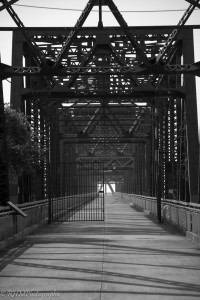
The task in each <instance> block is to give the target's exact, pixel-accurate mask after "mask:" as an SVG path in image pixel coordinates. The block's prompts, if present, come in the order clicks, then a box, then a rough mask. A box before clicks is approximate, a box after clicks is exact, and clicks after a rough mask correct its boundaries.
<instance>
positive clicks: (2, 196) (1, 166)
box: [0, 81, 9, 205]
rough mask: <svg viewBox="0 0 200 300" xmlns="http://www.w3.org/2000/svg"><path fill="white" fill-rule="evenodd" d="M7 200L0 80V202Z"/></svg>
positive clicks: (4, 202) (4, 203)
mask: <svg viewBox="0 0 200 300" xmlns="http://www.w3.org/2000/svg"><path fill="white" fill-rule="evenodd" d="M7 201H9V180H8V159H7V149H6V129H5V115H4V101H3V86H2V81H0V204H1V205H6V203H7Z"/></svg>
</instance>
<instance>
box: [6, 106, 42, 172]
mask: <svg viewBox="0 0 200 300" xmlns="http://www.w3.org/2000/svg"><path fill="white" fill-rule="evenodd" d="M5 125H6V131H7V138H6V139H7V151H8V165H9V169H10V171H11V172H14V173H15V174H16V175H17V176H20V175H21V174H22V172H33V171H34V170H35V169H37V168H39V166H40V162H41V160H42V159H43V157H44V151H43V149H42V148H41V144H40V143H39V142H38V141H39V140H40V139H41V136H38V135H37V134H36V133H33V132H32V131H31V127H30V123H29V122H28V120H27V118H26V116H25V115H24V114H23V113H22V112H20V111H18V110H15V109H13V108H11V107H9V106H8V105H5Z"/></svg>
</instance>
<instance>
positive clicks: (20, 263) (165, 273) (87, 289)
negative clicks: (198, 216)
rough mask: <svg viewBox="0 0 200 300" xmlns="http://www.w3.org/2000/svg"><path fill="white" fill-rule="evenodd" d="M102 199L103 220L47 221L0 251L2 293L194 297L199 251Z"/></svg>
mask: <svg viewBox="0 0 200 300" xmlns="http://www.w3.org/2000/svg"><path fill="white" fill-rule="evenodd" d="M105 202H106V203H105V206H106V219H105V222H87V223H83V222H74V223H62V224H54V225H50V226H46V227H45V228H44V229H42V230H41V231H40V232H38V233H37V234H34V235H31V236H28V237H26V239H25V240H24V241H23V242H22V243H20V244H18V245H16V246H15V247H13V248H11V249H9V250H8V251H6V252H4V253H2V254H3V255H2V259H1V262H2V267H1V273H0V295H1V296H3V297H2V299H13V298H14V299H21V297H22V296H23V295H25V296H26V297H24V298H26V299H55V300H56V299H69V300H73V299H80V300H90V299H92V300H96V299H99V300H100V299H101V300H105V299H112V300H113V299H115V300H118V299H119V300H126V299H131V300H132V299H142V300H144V299H148V300H151V299H153V300H156V299H162V300H164V299H167V300H169V299H173V300H174V299H180V300H183V299H187V300H188V299H200V249H198V247H197V246H196V245H194V244H191V242H190V241H188V240H187V239H186V238H185V237H184V236H182V235H181V234H179V233H178V232H176V231H175V230H174V229H173V228H171V227H168V226H166V225H159V224H157V223H155V222H153V221H152V220H150V219H149V218H147V217H146V216H144V214H143V213H142V212H137V211H135V210H134V209H132V208H130V207H129V206H128V205H127V204H125V203H122V202H119V201H118V200H116V199H115V197H114V196H107V197H106V201H105ZM6 291H7V293H6ZM12 292H13V293H12ZM14 292H15V293H14ZM20 292H21V293H22V294H20Z"/></svg>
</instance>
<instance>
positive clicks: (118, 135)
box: [0, 0, 200, 202]
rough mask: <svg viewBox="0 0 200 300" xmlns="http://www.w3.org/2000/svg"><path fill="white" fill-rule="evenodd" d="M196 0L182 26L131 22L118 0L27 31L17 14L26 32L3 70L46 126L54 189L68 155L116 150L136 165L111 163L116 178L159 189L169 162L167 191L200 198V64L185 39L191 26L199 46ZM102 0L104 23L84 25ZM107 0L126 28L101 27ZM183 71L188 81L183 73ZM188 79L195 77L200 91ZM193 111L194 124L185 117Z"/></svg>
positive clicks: (112, 154) (132, 187)
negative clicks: (199, 113) (193, 20)
mask: <svg viewBox="0 0 200 300" xmlns="http://www.w3.org/2000/svg"><path fill="white" fill-rule="evenodd" d="M194 2H195V3H193V4H192V5H190V6H189V8H188V9H187V10H186V12H185V14H184V16H183V18H182V19H181V20H180V22H179V23H178V26H175V27H176V28H174V30H172V28H171V27H164V28H158V27H157V28H156V27H154V28H133V27H130V28H129V27H128V25H127V24H126V22H125V21H124V19H123V17H122V15H121V14H120V12H119V11H118V9H117V7H116V6H115V4H114V3H113V1H111V0H109V1H104V2H102V1H92V0H91V1H89V2H88V4H87V6H86V8H85V10H84V11H83V13H82V14H81V16H80V18H79V20H78V21H77V23H76V25H75V27H74V28H71V29H66V28H60V29H59V30H58V29H48V30H47V29H45V30H44V29H42V28H40V29H35V30H34V29H31V30H30V31H29V33H28V38H27V36H26V35H25V34H24V32H25V28H24V27H23V26H21V25H20V24H21V23H20V22H18V26H19V27H20V28H21V31H22V33H23V34H21V32H20V31H14V41H15V42H17V43H14V44H13V50H14V53H15V55H13V66H12V67H9V66H6V65H3V64H1V65H0V72H1V78H7V77H12V93H13V94H14V93H15V94H16V91H17V93H18V96H17V97H16V98H15V102H14V103H13V104H14V106H15V107H20V108H23V107H24V109H27V107H29V105H32V107H33V108H32V109H31V118H32V119H33V120H34V121H32V124H33V130H40V131H41V132H42V133H44V132H45V134H44V140H43V141H42V143H45V144H46V147H47V149H48V151H47V152H48V155H49V156H48V158H47V159H46V162H45V165H46V167H45V171H44V173H43V174H45V175H43V177H44V181H45V182H47V173H48V172H47V168H48V167H47V165H48V163H49V161H51V160H52V161H54V162H57V165H58V169H57V170H56V172H55V174H57V175H58V176H57V178H56V179H55V180H54V182H55V184H56V187H55V190H56V189H57V188H58V186H59V185H60V179H59V176H60V175H59V162H65V161H67V160H69V159H70V160H76V159H77V156H78V157H79V158H81V159H82V158H84V159H85V157H87V159H91V160H94V161H95V160H96V159H98V157H99V156H100V157H104V158H105V157H108V158H109V161H110V162H113V161H112V159H113V158H114V159H115V158H116V157H118V155H119V153H120V155H125V156H127V157H129V158H130V159H131V158H132V157H134V159H133V163H132V164H131V169H130V170H120V171H121V174H119V170H118V172H114V170H113V169H112V168H113V165H112V163H111V164H110V168H111V169H112V170H111V169H110V171H112V172H110V177H109V178H108V182H111V180H114V178H115V176H116V182H117V180H118V182H119V181H120V182H121V184H122V182H123V184H124V182H126V184H124V187H123V189H124V191H126V192H127V191H132V192H137V193H143V194H150V195H153V196H155V195H156V192H157V189H158V187H157V186H156V184H157V178H158V169H159V166H161V171H162V174H161V177H162V194H163V197H170V196H171V195H172V194H173V197H175V198H177V199H182V200H188V198H187V197H186V196H185V195H188V190H190V196H191V201H194V202H197V201H198V199H197V198H198V172H197V170H196V168H194V162H193V159H192V156H194V157H195V159H196V162H198V157H197V153H196V150H195V149H194V145H193V143H192V138H193V139H195V141H197V138H198V137H197V136H198V133H197V128H196V125H197V117H196V115H195V109H196V108H195V95H194V88H195V87H194V75H196V76H199V75H200V63H199V62H197V63H194V58H193V55H192V52H191V53H189V54H188V55H187V54H186V51H185V50H184V49H185V48H184V47H186V46H183V45H185V44H186V43H187V42H186V41H188V30H189V31H190V32H189V43H190V44H191V45H193V40H192V38H191V34H192V31H191V29H189V27H183V25H184V24H185V22H186V21H187V19H188V18H189V16H190V14H191V13H192V11H193V10H194V8H195V7H196V6H198V3H199V1H194ZM94 5H99V27H97V28H83V27H82V25H83V23H84V21H85V20H86V18H87V16H88V14H89V13H90V11H91V9H92V7H93V6H94ZM101 5H108V6H109V8H110V9H111V11H113V13H114V16H115V18H116V19H117V21H118V23H119V25H120V27H116V28H104V27H103V26H102V25H103V24H102V20H101ZM13 16H14V14H13ZM22 24H23V23H22ZM186 35H187V36H186ZM33 48H34V49H33ZM191 48H192V47H191ZM38 53H40V54H41V55H39V54H38ZM23 56H24V57H25V59H26V64H25V66H23V65H22V57H23ZM35 58H37V59H38V60H39V63H38V60H37V59H35ZM182 58H183V63H182ZM182 74H184V78H185V82H186V81H187V82H188V84H185V83H183V81H182V80H181V76H182ZM17 76H19V78H18V77H17ZM22 76H26V80H25V85H23V84H22V80H21V79H20V77H22ZM186 85H187V89H188V88H189V87H188V86H189V85H190V86H192V91H193V96H192V98H191V97H189V93H188V91H186V89H185V86H186ZM19 91H20V92H19ZM34 103H35V104H34ZM36 103H37V105H36ZM190 103H192V105H191V107H192V108H191V107H189V106H190ZM23 104H25V105H23ZM36 106H37V107H36ZM188 107H189V108H188ZM187 110H188V114H189V111H191V112H192V115H193V117H194V118H193V124H192V123H191V121H190V119H189V116H188V117H187V116H185V115H187ZM192 126H193V128H194V132H193V134H192V138H190V137H189V136H188V135H187V136H186V132H187V133H188V128H189V132H190V133H191V130H192V129H191V128H192ZM186 128H187V130H186ZM190 133H189V134H190ZM182 134H184V135H182ZM195 143H196V142H195ZM195 145H196V144H195ZM195 147H196V146H195ZM197 149H198V147H197ZM105 160H106V158H105ZM115 163H116V161H115ZM121 169H123V168H121ZM193 169H194V170H193ZM108 171H109V169H108ZM183 173H184V174H186V176H185V177H184V176H183ZM108 174H109V172H107V175H106V176H108ZM187 174H189V175H187ZM117 178H118V179H117ZM119 178H120V179H119ZM183 182H184V184H185V187H186V188H185V190H184V191H183V190H181V186H182V183H183ZM192 182H194V183H192ZM45 193H46V192H45Z"/></svg>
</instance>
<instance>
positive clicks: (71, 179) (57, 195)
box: [49, 162, 104, 222]
mask: <svg viewBox="0 0 200 300" xmlns="http://www.w3.org/2000/svg"><path fill="white" fill-rule="evenodd" d="M49 186H50V188H49V222H69V221H104V190H103V189H104V168H103V164H102V163H100V162H74V163H61V164H56V163H53V164H51V166H50V172H49Z"/></svg>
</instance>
